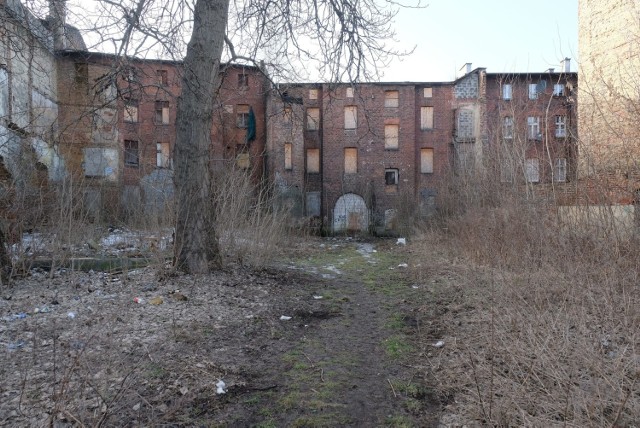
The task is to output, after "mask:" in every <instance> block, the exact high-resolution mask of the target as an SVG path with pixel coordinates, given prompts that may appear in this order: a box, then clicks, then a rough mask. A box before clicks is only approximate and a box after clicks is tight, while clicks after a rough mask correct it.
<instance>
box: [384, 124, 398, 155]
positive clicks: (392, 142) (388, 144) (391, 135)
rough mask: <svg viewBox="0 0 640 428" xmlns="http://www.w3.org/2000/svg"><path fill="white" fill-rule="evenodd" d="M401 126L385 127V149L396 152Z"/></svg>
mask: <svg viewBox="0 0 640 428" xmlns="http://www.w3.org/2000/svg"><path fill="white" fill-rule="evenodd" d="M399 131H400V126H399V125H385V126H384V148H385V149H387V150H396V149H397V148H398V132H399Z"/></svg>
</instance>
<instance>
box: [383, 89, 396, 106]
mask: <svg viewBox="0 0 640 428" xmlns="http://www.w3.org/2000/svg"><path fill="white" fill-rule="evenodd" d="M398 99H399V94H398V91H384V106H385V107H398Z"/></svg>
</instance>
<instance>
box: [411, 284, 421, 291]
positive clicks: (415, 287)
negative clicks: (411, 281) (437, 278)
mask: <svg viewBox="0 0 640 428" xmlns="http://www.w3.org/2000/svg"><path fill="white" fill-rule="evenodd" d="M411 288H413V289H414V290H417V289H418V288H420V287H418V286H417V285H412V286H411Z"/></svg>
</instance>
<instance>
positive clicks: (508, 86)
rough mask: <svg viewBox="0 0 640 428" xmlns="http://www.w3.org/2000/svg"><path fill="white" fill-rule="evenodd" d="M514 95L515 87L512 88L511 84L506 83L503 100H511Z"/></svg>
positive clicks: (503, 86)
mask: <svg viewBox="0 0 640 428" xmlns="http://www.w3.org/2000/svg"><path fill="white" fill-rule="evenodd" d="M512 94H513V87H512V86H511V83H505V84H504V85H502V99H503V100H510V99H511V97H512Z"/></svg>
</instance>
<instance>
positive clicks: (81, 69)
mask: <svg viewBox="0 0 640 428" xmlns="http://www.w3.org/2000/svg"><path fill="white" fill-rule="evenodd" d="M73 67H74V71H75V81H76V83H78V84H81V85H86V84H88V83H89V64H87V63H86V62H76V63H74V64H73Z"/></svg>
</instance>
